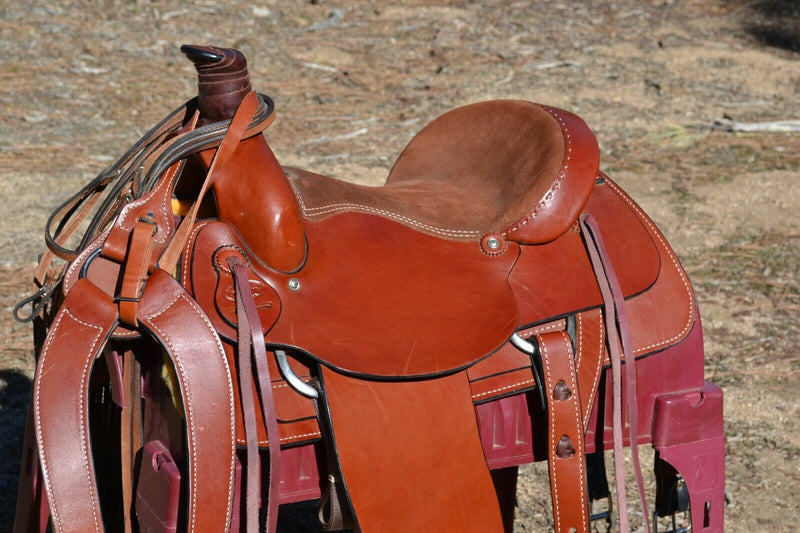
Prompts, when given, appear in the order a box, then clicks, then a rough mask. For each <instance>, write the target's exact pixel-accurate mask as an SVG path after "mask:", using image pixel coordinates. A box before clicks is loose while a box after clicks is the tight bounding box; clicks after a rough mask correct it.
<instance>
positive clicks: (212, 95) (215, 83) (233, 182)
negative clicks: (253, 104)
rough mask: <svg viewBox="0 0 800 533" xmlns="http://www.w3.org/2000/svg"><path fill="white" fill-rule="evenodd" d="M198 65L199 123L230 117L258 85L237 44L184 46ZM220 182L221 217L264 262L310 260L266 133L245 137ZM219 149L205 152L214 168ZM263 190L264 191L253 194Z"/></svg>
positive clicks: (293, 265) (293, 266)
mask: <svg viewBox="0 0 800 533" xmlns="http://www.w3.org/2000/svg"><path fill="white" fill-rule="evenodd" d="M181 52H183V54H184V55H185V56H186V57H187V58H188V59H189V60H190V61H191V62H192V63H193V64H194V66H195V68H196V69H197V87H198V95H197V107H198V110H199V111H200V118H199V121H198V125H199V126H202V125H205V124H209V123H212V122H218V121H220V120H229V119H231V118H232V117H233V115H234V114H235V113H236V110H237V109H238V108H239V105H240V104H241V103H242V100H243V99H244V97H245V96H247V94H248V93H250V92H251V91H252V90H253V88H252V87H251V85H250V74H249V73H248V71H247V59H246V58H245V56H244V54H242V53H241V52H240V51H238V50H234V49H233V48H217V47H214V46H199V45H191V44H184V45H183V46H181ZM236 154H237V156H236V157H234V158H232V159H231V161H230V162H229V163H228V164H227V165H226V168H224V169H218V170H219V175H218V176H217V178H216V180H215V183H214V186H213V187H214V192H215V197H216V200H217V210H218V215H219V219H220V220H223V221H225V222H228V223H230V224H232V225H233V226H235V227H236V229H237V230H239V232H240V233H241V235H242V237H243V238H244V240H245V242H246V243H247V245H248V247H250V248H251V249H252V250H253V252H254V253H255V254H256V255H257V256H258V258H259V259H261V261H263V262H264V263H265V264H267V265H268V266H270V267H271V268H273V269H275V270H278V271H280V272H294V271H296V270H298V269H299V268H301V267H302V265H303V262H304V260H305V253H306V243H305V232H304V229H303V222H302V220H301V218H300V209H299V207H298V205H297V200H296V198H295V194H294V192H293V191H292V189H291V187H290V185H289V181H288V180H287V179H286V175H285V174H284V172H283V169H282V168H281V166H280V164H279V163H278V160H277V159H276V158H275V155H274V154H273V153H272V150H271V149H270V148H269V146H268V145H267V142H266V140H265V139H264V136H263V135H260V134H259V135H256V136H254V137H251V138H250V139H247V140H244V141H242V142H241V143H240V144H239V147H238V148H237V149H236ZM213 155H214V152H213V151H206V152H202V153H200V158H201V159H202V160H203V161H204V163H205V164H206V165H207V166H208V165H210V164H211V159H212V158H213ZM254 191H259V194H253V193H254Z"/></svg>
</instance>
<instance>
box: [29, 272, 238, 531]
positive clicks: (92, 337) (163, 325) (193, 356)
mask: <svg viewBox="0 0 800 533" xmlns="http://www.w3.org/2000/svg"><path fill="white" fill-rule="evenodd" d="M117 309H118V308H117V305H116V304H115V303H114V301H113V300H112V299H111V297H110V296H108V295H107V294H105V293H104V292H103V291H101V290H100V289H98V288H97V287H96V286H94V285H93V284H92V283H91V282H90V281H89V280H87V279H81V280H79V281H78V282H77V283H76V284H75V287H74V288H73V290H72V291H71V292H70V293H69V294H68V295H67V297H66V299H65V301H64V303H63V305H62V306H61V308H60V310H59V312H58V314H57V315H56V317H55V320H54V322H53V326H52V328H51V329H50V332H49V334H48V337H47V340H46V342H45V345H44V347H43V349H42V353H41V355H40V357H39V361H38V364H37V368H36V376H35V380H34V397H33V406H32V408H33V410H34V413H35V415H34V420H35V426H36V440H37V445H38V450H39V458H40V461H41V465H42V473H43V477H44V480H45V488H46V492H47V499H48V502H49V504H50V509H51V517H52V522H53V528H54V530H55V531H67V532H72V531H74V532H87V531H95V532H99V531H103V530H104V528H103V523H102V517H101V514H100V504H99V499H98V492H97V484H96V482H95V476H94V464H93V461H92V455H91V442H90V437H89V408H88V402H87V396H88V393H89V390H88V387H89V376H90V374H91V370H92V365H93V363H94V361H95V359H96V358H97V357H98V356H99V355H100V353H101V352H102V350H103V348H104V346H105V344H106V342H107V341H108V338H109V336H110V334H111V331H113V329H114V328H115V327H116V324H117V322H118V312H117ZM138 319H139V321H140V322H141V324H142V326H143V327H144V328H145V329H146V330H147V331H148V332H149V333H150V334H151V335H152V336H153V337H154V338H155V339H156V340H157V341H158V342H159V343H160V344H161V345H162V347H163V349H164V351H165V353H166V354H167V355H168V356H169V357H170V359H171V361H172V364H173V365H174V367H175V371H176V375H177V377H178V381H179V384H180V388H181V397H182V401H183V406H184V411H185V413H186V435H187V439H188V443H187V450H188V461H189V465H188V467H189V468H188V476H187V478H188V479H187V488H188V513H187V530H188V531H193V532H200V531H203V532H205V531H208V532H212V531H214V532H219V531H227V529H228V525H229V523H230V518H231V508H232V503H233V502H232V500H231V498H232V494H233V481H234V467H235V459H236V456H235V452H236V443H235V431H234V425H233V416H234V413H233V409H234V406H233V388H232V387H233V386H232V382H231V373H230V369H229V367H228V363H227V359H226V358H225V355H224V352H223V350H222V346H221V344H220V341H219V338H218V337H217V335H216V333H215V332H214V330H213V328H212V327H211V324H210V322H209V320H208V318H207V317H206V316H205V314H204V313H203V312H202V311H201V310H200V309H199V307H198V306H197V305H196V304H195V303H194V302H193V301H192V300H191V298H189V297H188V295H187V294H186V293H185V291H184V289H183V288H182V287H181V286H180V285H179V284H178V283H177V282H176V281H175V280H174V279H173V278H172V277H170V276H169V275H168V274H167V273H166V272H164V271H161V270H156V271H155V272H154V273H153V274H152V275H151V276H150V279H149V280H148V283H147V287H146V288H145V291H144V294H143V295H142V298H141V301H140V302H139V308H138ZM212 407H216V408H212ZM221 411H222V413H221ZM225 487H227V494H228V495H227V497H225V496H222V497H220V493H222V494H224V491H225V490H226V489H225Z"/></svg>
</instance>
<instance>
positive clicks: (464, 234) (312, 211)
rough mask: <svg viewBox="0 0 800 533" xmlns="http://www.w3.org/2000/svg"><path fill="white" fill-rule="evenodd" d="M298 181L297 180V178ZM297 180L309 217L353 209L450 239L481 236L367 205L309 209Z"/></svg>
mask: <svg viewBox="0 0 800 533" xmlns="http://www.w3.org/2000/svg"><path fill="white" fill-rule="evenodd" d="M295 179H296V178H295ZM294 181H295V180H289V184H290V185H291V187H292V189H294V194H295V196H297V201H298V202H299V203H300V208H301V209H302V210H303V214H304V215H306V216H308V217H314V216H320V215H324V214H327V213H333V212H335V211H347V210H351V209H355V210H360V211H366V212H369V213H374V214H378V215H384V216H386V217H389V218H393V219H395V220H399V221H401V222H407V223H409V224H411V225H413V226H417V227H419V228H422V229H425V230H428V231H431V232H433V233H439V234H441V235H446V236H448V237H456V238H467V237H478V236H480V235H481V232H480V231H477V230H454V229H445V228H439V227H436V226H431V225H430V224H425V223H423V222H419V221H417V220H414V219H413V218H409V217H406V216H403V215H400V214H397V213H393V212H391V211H386V210H384V209H378V208H375V207H369V206H366V205H361V204H348V203H344V204H328V205H324V206H318V207H307V206H306V203H305V201H304V200H303V195H302V194H301V193H300V191H299V190H298V188H297V187H296V186H295V184H294V183H293V182H294Z"/></svg>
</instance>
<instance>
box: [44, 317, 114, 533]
mask: <svg viewBox="0 0 800 533" xmlns="http://www.w3.org/2000/svg"><path fill="white" fill-rule="evenodd" d="M65 315H68V316H69V317H70V318H71V319H72V320H74V321H75V322H77V323H79V324H81V325H83V326H86V327H89V328H92V329H96V330H98V331H99V333H98V334H97V335H96V336H95V337H94V340H93V341H92V345H91V348H90V350H89V353H91V354H94V349H95V346H97V341H98V340H100V336H101V335H102V333H103V328H102V327H101V326H97V325H94V324H89V323H87V322H84V321H82V320H80V319H78V318H77V317H75V315H73V314H72V313H71V312H70V310H69V308H68V307H64V313H63V314H61V315H60V316H59V317H58V320H56V323H55V325H54V326H53V328H52V329H51V331H50V335H49V336H48V337H49V338H48V339H47V343H46V344H45V346H44V348H43V349H42V355H41V360H40V363H39V364H40V365H41V366H40V368H41V369H44V365H45V360H46V359H47V353H48V351H49V349H50V346H51V344H52V342H53V339H54V338H55V337H56V335H57V333H58V329H59V327H60V325H61V321H62V319H63V318H64V316H65ZM93 360H94V359H93V358H91V357H88V358H87V362H86V366H85V367H84V369H83V375H82V377H81V388H80V396H79V398H78V401H79V405H81V406H83V389H84V386H85V384H86V378H87V370H88V368H89V367H91V365H92V362H93ZM41 378H42V376H41V375H39V376H38V377H37V379H36V392H35V400H34V402H35V405H36V433H37V434H38V436H39V446H38V449H39V460H40V462H41V465H42V476H43V477H44V479H45V488H46V489H47V494H48V496H49V500H50V506H51V509H52V510H51V514H52V517H53V522H54V523H55V526H56V530H60V529H61V520H60V518H59V517H58V510H57V509H56V507H55V500H54V495H53V492H52V487H51V486H50V485H51V484H50V475H49V471H48V469H47V458H46V456H45V453H44V436H43V434H42V424H41V414H40V400H39V398H40V395H41ZM80 422H81V440H82V444H84V445H87V444H88V443H87V442H86V429H85V426H84V420H83V414H81V416H80ZM81 451H82V452H83V457H82V459H83V464H84V466H85V467H86V468H85V469H84V472H85V473H86V476H87V481H88V483H89V497H90V499H91V506H92V518H93V519H94V530H95V531H99V528H98V522H97V512H96V509H95V508H96V503H95V500H94V492H93V490H92V479H91V477H89V476H90V470H89V459H88V457H87V455H86V447H85V446H82V447H81Z"/></svg>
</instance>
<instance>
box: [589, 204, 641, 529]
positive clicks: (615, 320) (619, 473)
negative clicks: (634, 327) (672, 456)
mask: <svg viewBox="0 0 800 533" xmlns="http://www.w3.org/2000/svg"><path fill="white" fill-rule="evenodd" d="M580 226H581V232H582V234H583V236H584V241H585V244H586V249H587V252H588V253H589V259H590V260H591V263H592V268H593V269H594V272H595V277H596V278H597V283H598V286H599V287H600V292H601V294H602V297H603V307H604V309H605V320H606V325H607V328H606V331H607V332H608V346H609V351H610V359H611V372H612V389H613V390H612V433H613V438H614V477H615V480H616V483H617V507H618V509H619V522H620V531H621V532H622V533H627V532H628V531H629V529H630V526H629V523H628V516H627V512H628V508H627V498H626V495H625V464H624V460H623V446H622V377H621V374H622V368H621V366H622V357H623V355H624V356H625V363H626V365H627V366H626V368H625V385H626V400H627V403H626V405H627V408H628V430H629V432H628V438H629V442H630V448H631V456H632V459H633V468H634V473H635V474H636V484H637V488H638V493H639V499H640V502H641V506H642V514H643V516H644V521H645V527H646V530H647V531H648V533H649V532H650V531H651V528H650V518H649V515H648V512H647V498H646V495H645V492H644V480H643V478H642V469H641V464H640V462H639V450H638V446H637V444H638V442H637V438H638V434H639V433H638V403H637V401H638V394H637V387H636V358H635V354H634V350H633V342H632V339H631V333H630V325H629V323H628V318H627V313H626V311H625V298H624V295H623V293H622V289H621V288H620V285H619V280H618V279H617V275H616V273H615V271H614V268H613V266H612V264H611V259H610V257H609V255H608V251H607V250H606V247H605V243H604V242H603V238H602V236H601V234H600V227H599V225H598V224H597V221H596V220H595V218H594V217H593V216H591V215H589V214H583V215H581V217H580Z"/></svg>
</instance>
